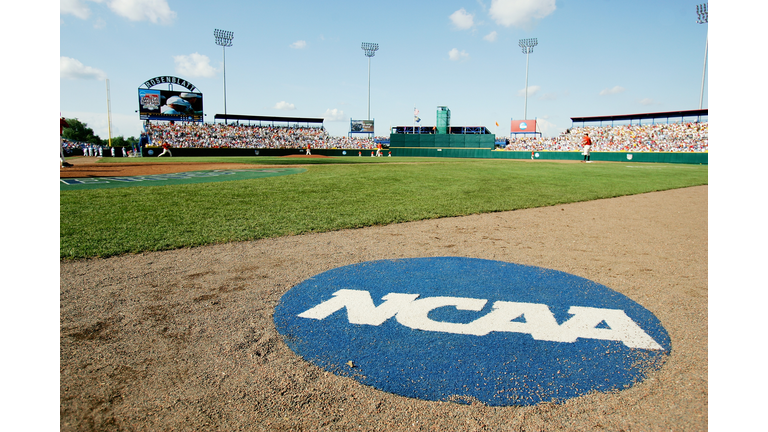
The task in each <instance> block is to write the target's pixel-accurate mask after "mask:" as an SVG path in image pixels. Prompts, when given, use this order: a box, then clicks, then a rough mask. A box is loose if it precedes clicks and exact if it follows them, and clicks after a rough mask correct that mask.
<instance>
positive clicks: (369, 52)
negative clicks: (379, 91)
mask: <svg viewBox="0 0 768 432" xmlns="http://www.w3.org/2000/svg"><path fill="white" fill-rule="evenodd" d="M361 48H362V49H363V51H365V56H366V57H368V120H370V119H371V57H373V56H375V55H376V51H378V49H379V44H377V43H368V42H363V45H362V46H361Z"/></svg>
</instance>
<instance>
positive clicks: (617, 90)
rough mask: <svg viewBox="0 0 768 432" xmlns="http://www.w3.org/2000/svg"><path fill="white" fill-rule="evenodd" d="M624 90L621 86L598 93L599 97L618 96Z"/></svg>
mask: <svg viewBox="0 0 768 432" xmlns="http://www.w3.org/2000/svg"><path fill="white" fill-rule="evenodd" d="M624 90H625V88H624V87H622V86H616V87H613V88H607V89H603V90H601V91H600V96H605V95H612V94H619V93H622V92H624Z"/></svg>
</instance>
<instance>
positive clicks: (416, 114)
mask: <svg viewBox="0 0 768 432" xmlns="http://www.w3.org/2000/svg"><path fill="white" fill-rule="evenodd" d="M413 116H414V117H418V116H419V110H417V109H416V108H414V109H413Z"/></svg>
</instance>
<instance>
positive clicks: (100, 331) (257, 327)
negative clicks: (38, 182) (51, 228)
mask: <svg viewBox="0 0 768 432" xmlns="http://www.w3.org/2000/svg"><path fill="white" fill-rule="evenodd" d="M71 162H72V163H73V164H74V167H72V168H62V170H61V176H60V177H61V181H62V183H61V190H60V259H61V261H60V280H61V285H60V307H61V309H60V310H61V314H60V356H61V357H60V419H61V430H67V431H68V430H72V431H83V430H404V431H405V430H510V431H513V430H514V431H516V430H627V431H629V430H706V429H707V407H708V403H707V400H708V396H707V392H708V381H707V370H708V364H707V337H708V333H707V323H708V314H707V300H708V293H707V254H708V250H707V247H708V246H707V244H708V243H707V204H708V189H707V184H708V167H707V166H706V165H683V164H638V163H592V164H584V163H578V162H575V163H574V162H543V161H515V160H481V159H429V158H385V157H382V158H368V157H365V158H358V157H347V158H331V157H292V158H288V157H281V158H277V157H276V158H266V157H252V158H245V157H244V158H210V159H202V158H190V159H184V158H172V159H157V158H135V159H133V160H130V162H126V159H122V158H117V159H112V160H107V159H104V160H101V161H99V162H97V161H96V160H95V159H92V158H79V159H72V160H71ZM259 173H260V174H259ZM256 174H259V175H256ZM153 176H154V177H153ZM243 176H246V177H243ZM247 176H250V177H247ZM219 180H221V181H219ZM423 257H466V258H481V259H487V260H494V261H501V262H508V263H515V264H521V265H525V266H535V267H542V268H545V269H553V270H557V271H560V272H566V273H569V274H572V275H576V276H579V277H582V278H586V279H589V280H591V281H594V282H596V283H598V284H602V285H605V286H607V287H609V288H610V289H612V290H614V291H616V292H618V293H620V294H622V295H624V296H626V297H628V298H629V299H631V300H633V301H634V302H637V303H639V304H640V305H642V306H643V307H644V308H646V309H647V310H648V311H650V312H651V313H652V314H653V315H655V316H656V317H657V318H658V320H659V321H660V322H661V324H662V325H663V326H664V328H665V329H666V331H667V332H668V333H669V338H670V340H671V347H672V348H671V350H670V351H669V353H668V354H667V356H666V360H665V361H664V362H663V365H662V366H661V367H659V368H658V369H655V370H653V371H652V372H651V373H650V374H649V375H648V376H647V377H646V378H645V379H643V380H642V381H639V382H637V383H635V384H634V385H631V386H628V387H627V388H625V389H621V390H616V391H608V392H600V391H595V392H590V393H587V394H584V395H581V396H579V397H575V398H572V399H568V400H565V401H559V402H546V403H540V404H536V405H532V406H514V405H512V406H501V407H499V406H488V405H486V404H483V403H479V402H473V401H470V402H467V400H466V399H462V400H460V402H461V403H457V402H456V401H452V400H438V401H434V400H432V401H430V400H422V399H418V398H410V397H404V396H401V395H397V394H393V393H389V392H385V391H381V390H378V389H376V388H373V387H370V386H366V385H363V384H361V383H360V382H359V381H358V380H355V379H352V378H350V377H349V376H344V375H343V374H342V375H339V374H334V373H330V372H328V371H327V370H323V369H322V368H319V367H317V366H316V365H314V364H312V363H310V362H307V361H306V360H304V359H303V358H302V357H301V356H299V355H297V354H296V353H295V352H293V351H292V350H291V349H290V348H289V347H288V346H287V345H286V343H285V341H284V340H283V337H282V335H281V334H279V333H278V331H277V330H276V328H275V325H274V322H273V314H274V310H275V307H276V306H277V305H278V303H279V302H280V299H281V297H283V295H284V294H285V293H286V292H288V291H289V290H290V289H291V288H292V287H294V286H296V285H297V284H300V283H301V282H302V281H305V280H307V279H309V278H312V277H313V276H315V275H318V274H320V273H323V272H326V271H328V270H332V269H335V268H338V267H342V266H347V265H352V264H358V263H364V262H369V261H375V260H397V259H406V258H423ZM553 361H556V359H553ZM350 364H351V365H353V366H350V368H354V367H355V366H354V364H355V359H350ZM355 373H359V374H363V375H364V374H365V371H355ZM459 399H461V398H459ZM462 401H463V402H462Z"/></svg>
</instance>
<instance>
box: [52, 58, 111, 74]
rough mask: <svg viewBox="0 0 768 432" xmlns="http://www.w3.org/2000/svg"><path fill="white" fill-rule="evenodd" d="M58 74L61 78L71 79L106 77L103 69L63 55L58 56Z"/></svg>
mask: <svg viewBox="0 0 768 432" xmlns="http://www.w3.org/2000/svg"><path fill="white" fill-rule="evenodd" d="M60 74H61V77H62V78H67V79H72V80H78V79H85V80H91V79H95V80H103V79H106V78H107V74H106V73H105V72H104V71H102V70H100V69H96V68H93V67H90V66H85V65H84V64H82V63H81V62H80V61H78V60H75V59H73V58H69V57H63V56H62V57H60Z"/></svg>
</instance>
